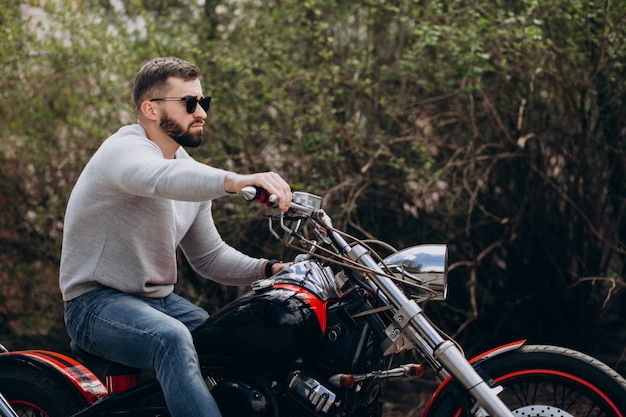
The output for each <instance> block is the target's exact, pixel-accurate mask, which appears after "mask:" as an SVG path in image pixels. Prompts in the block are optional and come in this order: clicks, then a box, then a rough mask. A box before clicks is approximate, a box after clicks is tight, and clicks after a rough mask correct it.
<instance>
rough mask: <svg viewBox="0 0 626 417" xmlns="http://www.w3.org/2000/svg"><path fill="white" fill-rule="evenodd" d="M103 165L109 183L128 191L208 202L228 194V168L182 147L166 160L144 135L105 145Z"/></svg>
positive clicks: (144, 194) (102, 155)
mask: <svg viewBox="0 0 626 417" xmlns="http://www.w3.org/2000/svg"><path fill="white" fill-rule="evenodd" d="M94 157H95V158H100V159H101V160H100V161H99V162H100V164H99V166H101V167H107V170H106V181H107V182H109V186H110V187H112V188H114V189H118V190H120V191H122V192H124V193H126V194H131V195H138V196H142V197H158V198H166V199H171V200H181V201H207V200H212V199H215V198H219V197H222V196H225V195H227V194H228V193H226V192H225V191H224V179H225V177H226V174H227V173H228V171H224V170H221V169H218V168H213V167H211V166H208V165H205V164H202V163H200V162H197V161H195V160H193V159H192V158H191V157H189V155H188V154H187V153H186V152H185V151H184V150H183V149H182V148H181V149H179V152H177V154H176V159H165V158H163V155H162V154H161V151H160V149H159V148H158V146H157V145H156V144H154V143H153V142H151V141H150V140H147V139H146V138H145V137H142V136H141V135H127V136H125V137H118V138H116V140H109V141H107V142H105V144H103V146H102V149H101V152H98V153H97V154H96V155H95V156H94Z"/></svg>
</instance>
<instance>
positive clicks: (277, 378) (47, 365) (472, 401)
mask: <svg viewBox="0 0 626 417" xmlns="http://www.w3.org/2000/svg"><path fill="white" fill-rule="evenodd" d="M243 194H244V197H246V199H248V200H255V201H260V202H261V203H264V204H266V205H267V208H266V214H267V216H268V219H269V230H270V232H271V234H272V235H273V236H275V237H276V238H278V239H281V240H284V242H285V244H286V245H288V246H289V247H291V248H293V249H296V250H297V251H299V252H301V253H300V254H299V255H298V256H296V258H295V260H294V263H293V265H291V266H290V267H289V268H287V269H285V270H283V271H281V272H280V273H278V274H276V275H274V276H272V277H270V278H268V279H264V280H260V281H257V282H255V283H254V284H253V285H252V288H251V290H250V291H249V292H248V293H246V294H245V295H244V296H243V297H241V298H240V299H237V300H236V301H234V302H232V303H230V304H228V305H227V306H225V307H224V308H222V309H221V310H220V311H219V312H218V313H216V314H214V315H213V316H211V317H210V318H209V319H208V320H207V321H206V322H205V323H204V324H203V325H201V326H200V327H199V328H198V329H196V330H195V331H194V334H193V336H194V341H195V345H196V349H197V351H198V355H199V358H200V364H201V367H202V372H203V375H204V376H205V380H206V383H207V385H208V387H209V388H210V389H211V392H212V393H213V395H214V397H215V399H216V401H217V403H218V405H219V407H220V410H221V412H222V414H223V416H224V417H244V416H245V417H321V416H334V417H350V416H358V417H381V416H382V415H383V411H382V410H383V407H382V405H383V404H382V392H383V386H384V383H385V381H386V380H387V379H389V378H394V377H419V376H421V374H422V373H423V371H424V368H423V365H422V364H414V363H407V364H400V365H398V364H397V363H396V361H395V360H394V359H395V358H397V357H398V354H399V353H400V352H403V351H407V350H410V349H413V350H415V351H416V353H417V354H418V355H419V357H420V358H421V359H422V360H423V361H424V363H425V364H426V365H428V366H430V367H431V368H432V370H433V371H434V375H435V376H436V377H437V378H438V379H439V380H440V382H441V384H440V385H439V386H438V388H437V389H436V391H435V392H434V393H433V395H432V397H431V399H430V401H429V403H428V405H427V406H426V408H425V410H423V416H424V417H456V416H478V417H484V416H495V417H512V416H514V415H515V416H528V417H539V416H541V417H552V416H558V417H572V416H575V417H583V416H584V417H592V416H594V417H595V416H609V417H616V416H620V417H621V416H626V380H624V379H623V378H622V377H621V376H620V375H619V374H617V372H615V371H614V370H612V369H611V368H609V367H608V366H607V365H605V364H603V363H601V362H600V361H598V360H596V359H594V358H592V357H589V356H587V355H584V354H582V353H579V352H576V351H573V350H570V349H566V348H561V347H555V346H538V345H527V344H526V343H525V342H524V341H516V342H513V343H510V344H507V345H504V346H499V347H496V348H494V349H492V350H490V351H488V352H485V353H483V354H481V355H479V356H477V357H475V358H473V359H471V360H468V359H467V358H466V357H465V355H464V353H463V351H462V349H461V347H460V346H459V345H458V344H457V343H456V342H455V341H454V340H452V339H451V338H449V337H448V336H446V335H445V334H444V333H443V332H441V331H440V330H439V329H438V328H437V327H436V326H435V325H433V324H432V323H431V322H430V321H429V319H428V318H427V317H426V316H425V314H424V311H423V310H422V308H421V307H420V303H421V302H424V301H426V300H444V299H445V297H446V291H447V277H446V276H447V247H446V245H444V244H428V245H418V246H413V247H409V248H406V249H403V250H400V251H396V250H395V249H393V248H391V247H390V246H389V245H387V244H385V243H383V242H379V241H361V240H358V239H356V238H354V237H352V236H349V235H347V234H345V233H343V232H341V231H339V230H337V229H335V228H334V227H333V225H332V222H331V219H330V217H329V216H328V215H327V214H326V213H325V212H324V211H323V210H322V209H321V208H320V206H321V199H320V198H319V197H317V196H315V195H312V194H308V193H302V192H295V193H294V195H293V203H292V206H291V208H290V209H289V210H288V211H287V212H286V213H282V212H281V211H280V210H279V209H277V208H276V207H275V206H274V205H273V202H272V198H271V196H269V195H267V193H266V192H264V190H259V189H255V188H251V187H250V188H247V189H245V190H244V191H243ZM376 250H378V251H381V250H384V251H385V252H386V253H391V255H389V256H386V257H383V256H380V255H378V253H377V251H376ZM75 353H76V355H75V356H77V357H78V358H79V360H76V359H73V358H71V357H69V356H66V355H62V354H59V353H55V352H51V351H44V350H29V351H21V352H4V353H0V392H2V393H4V395H5V397H6V398H7V399H8V401H9V403H10V404H11V405H12V407H13V408H14V409H15V411H16V412H17V413H18V415H20V416H48V417H61V416H75V417H79V416H80V417H86V416H133V417H139V416H146V417H156V416H168V415H169V413H168V411H167V408H166V406H165V402H164V399H163V395H162V392H161V389H160V387H159V384H158V383H157V381H156V380H155V379H153V378H148V379H147V380H145V378H140V376H139V371H138V370H136V369H130V368H127V367H125V366H121V365H119V364H112V363H109V364H107V366H108V367H107V372H106V377H105V381H104V382H102V381H100V380H99V379H98V378H97V377H96V376H95V374H94V373H93V372H92V371H90V370H89V368H87V366H86V365H84V364H83V362H84V363H91V361H98V360H99V359H98V358H95V357H90V356H89V355H87V354H86V353H85V352H80V351H77V352H75ZM100 361H101V360H100ZM88 366H91V365H88ZM412 415H414V414H412Z"/></svg>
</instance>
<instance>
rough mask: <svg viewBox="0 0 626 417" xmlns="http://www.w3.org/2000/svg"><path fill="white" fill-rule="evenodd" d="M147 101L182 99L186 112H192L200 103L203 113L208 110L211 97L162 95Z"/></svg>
mask: <svg viewBox="0 0 626 417" xmlns="http://www.w3.org/2000/svg"><path fill="white" fill-rule="evenodd" d="M149 101H183V102H185V105H186V106H187V108H186V109H187V113H189V114H193V113H194V112H195V111H196V107H197V106H198V104H200V107H202V110H204V111H205V113H208V112H209V109H210V108H211V97H200V98H198V97H194V96H185V97H162V98H151V99H150V100H149Z"/></svg>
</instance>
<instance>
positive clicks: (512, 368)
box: [427, 346, 626, 417]
mask: <svg viewBox="0 0 626 417" xmlns="http://www.w3.org/2000/svg"><path fill="white" fill-rule="evenodd" d="M476 368H477V370H478V371H479V372H480V373H482V374H484V376H485V377H486V378H491V379H492V380H493V381H494V385H496V386H501V387H502V388H503V391H502V393H501V394H500V395H499V396H500V398H501V399H502V401H503V402H504V403H505V404H506V405H507V406H508V407H509V409H510V410H511V411H512V412H513V415H514V416H525V417H553V416H559V417H570V416H572V417H582V416H585V417H588V416H593V417H626V380H624V378H622V377H621V376H620V375H619V374H618V373H617V372H615V371H614V370H612V369H611V368H609V367H608V366H607V365H605V364H603V363H602V362H600V361H598V360H596V359H594V358H592V357H590V356H587V355H584V354H582V353H580V352H576V351H573V350H570V349H565V348H560V347H554V346H523V347H522V348H520V349H518V350H515V351H512V352H509V353H506V354H503V355H500V356H496V357H494V358H491V359H487V360H485V361H484V362H482V363H478V364H477V365H476ZM471 408H472V400H471V398H469V396H468V394H467V393H466V392H464V390H463V389H461V388H460V387H459V386H458V384H456V383H452V384H449V385H448V386H447V387H445V388H444V389H443V390H442V391H441V392H440V394H439V395H438V396H437V398H436V399H435V400H434V401H433V403H432V404H431V407H430V409H429V411H428V414H427V416H428V417H433V416H435V417H453V416H454V417H456V416H459V417H461V416H470V415H471V412H470V410H471Z"/></svg>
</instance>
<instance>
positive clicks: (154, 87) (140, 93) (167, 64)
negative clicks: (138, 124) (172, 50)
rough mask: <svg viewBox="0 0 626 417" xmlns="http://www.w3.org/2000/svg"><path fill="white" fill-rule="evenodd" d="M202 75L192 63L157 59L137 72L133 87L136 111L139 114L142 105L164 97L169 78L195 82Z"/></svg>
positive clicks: (171, 58) (169, 57)
mask: <svg viewBox="0 0 626 417" xmlns="http://www.w3.org/2000/svg"><path fill="white" fill-rule="evenodd" d="M200 75H201V73H200V69H199V68H198V67H197V66H195V65H194V64H192V63H191V62H188V61H184V60H182V59H180V58H176V57H173V56H168V57H162V58H156V59H153V60H152V61H149V62H147V63H146V64H144V66H143V67H142V68H141V69H140V70H139V72H137V75H136V76H135V84H134V85H133V101H134V102H135V111H136V112H139V108H140V107H141V103H143V102H144V101H145V100H148V99H150V98H154V97H162V96H164V95H165V94H166V93H167V91H168V85H167V79H168V78H169V77H177V78H182V79H183V80H185V81H190V80H195V79H197V78H199V77H200Z"/></svg>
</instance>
